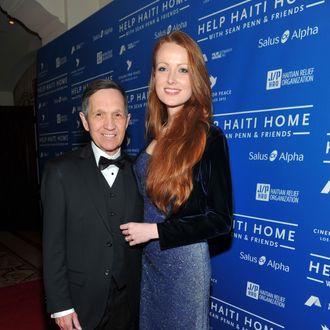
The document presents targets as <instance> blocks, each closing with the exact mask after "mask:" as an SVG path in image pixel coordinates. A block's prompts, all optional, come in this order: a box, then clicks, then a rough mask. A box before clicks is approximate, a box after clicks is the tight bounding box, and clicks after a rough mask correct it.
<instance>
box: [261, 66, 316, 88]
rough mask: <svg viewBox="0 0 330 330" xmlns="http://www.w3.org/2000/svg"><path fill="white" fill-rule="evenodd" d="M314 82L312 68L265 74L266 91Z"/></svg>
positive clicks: (278, 70)
mask: <svg viewBox="0 0 330 330" xmlns="http://www.w3.org/2000/svg"><path fill="white" fill-rule="evenodd" d="M313 81H314V67H310V68H303V69H295V70H290V71H287V72H282V69H277V70H271V71H268V72H267V81H266V90H271V89H278V88H281V87H283V86H289V85H298V84H304V83H310V82H313Z"/></svg>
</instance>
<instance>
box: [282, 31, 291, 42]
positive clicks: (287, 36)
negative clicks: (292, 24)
mask: <svg viewBox="0 0 330 330" xmlns="http://www.w3.org/2000/svg"><path fill="white" fill-rule="evenodd" d="M289 37H290V30H286V31H284V32H283V34H282V37H281V43H282V44H285V43H286V42H287V41H288V39H289Z"/></svg>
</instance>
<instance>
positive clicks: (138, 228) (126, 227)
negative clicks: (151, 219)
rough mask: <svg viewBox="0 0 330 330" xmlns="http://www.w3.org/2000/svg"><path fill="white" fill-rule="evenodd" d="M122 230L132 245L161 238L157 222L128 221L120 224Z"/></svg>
mask: <svg viewBox="0 0 330 330" xmlns="http://www.w3.org/2000/svg"><path fill="white" fill-rule="evenodd" d="M120 230H121V231H122V234H123V235H124V236H125V240H126V241H127V242H128V244H129V245H130V246H133V245H136V244H141V243H146V242H148V241H150V240H152V239H157V238H159V236H158V229H157V224H155V223H139V222H128V223H125V224H123V225H120Z"/></svg>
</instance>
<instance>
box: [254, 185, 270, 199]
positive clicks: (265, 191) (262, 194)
mask: <svg viewBox="0 0 330 330" xmlns="http://www.w3.org/2000/svg"><path fill="white" fill-rule="evenodd" d="M269 194H270V184H266V183H257V189H256V200H257V201H266V202H268V201H269Z"/></svg>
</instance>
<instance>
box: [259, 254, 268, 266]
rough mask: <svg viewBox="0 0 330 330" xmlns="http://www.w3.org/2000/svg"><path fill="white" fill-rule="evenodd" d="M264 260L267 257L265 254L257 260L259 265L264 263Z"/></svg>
mask: <svg viewBox="0 0 330 330" xmlns="http://www.w3.org/2000/svg"><path fill="white" fill-rule="evenodd" d="M266 260H267V258H266V257H265V256H261V257H260V258H259V260H258V264H259V265H260V266H263V265H264V264H265V262H266Z"/></svg>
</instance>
